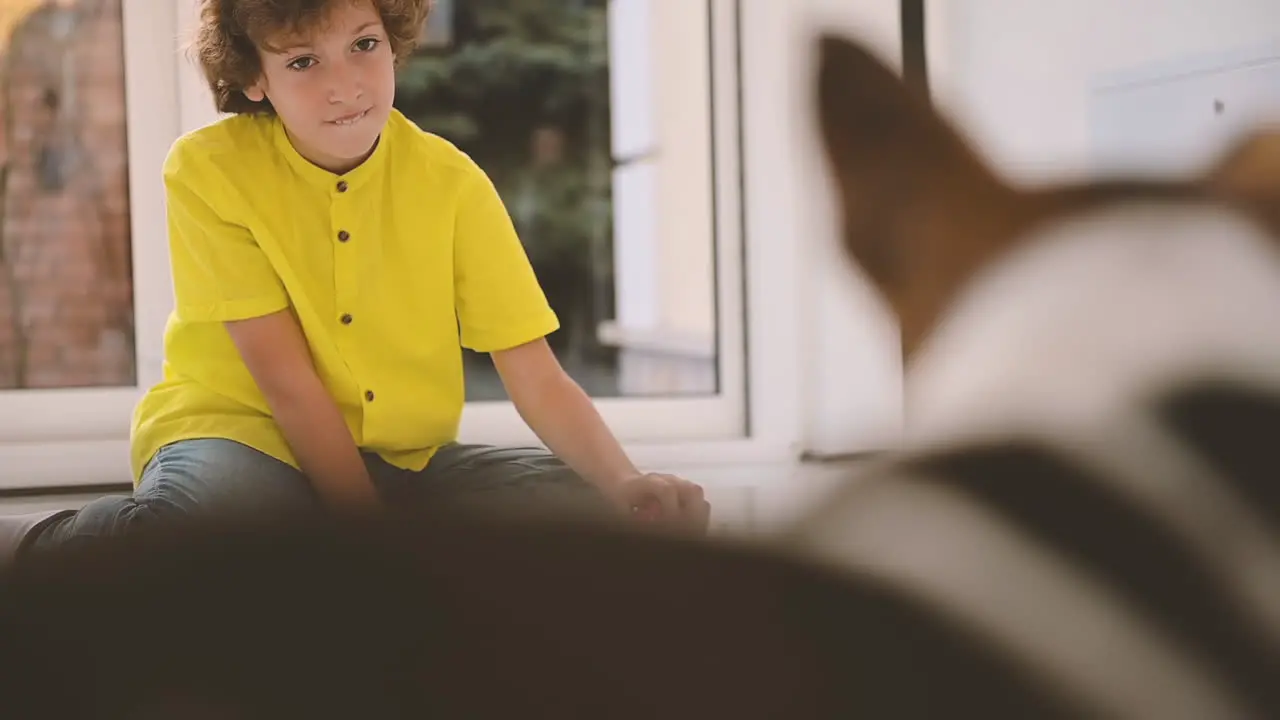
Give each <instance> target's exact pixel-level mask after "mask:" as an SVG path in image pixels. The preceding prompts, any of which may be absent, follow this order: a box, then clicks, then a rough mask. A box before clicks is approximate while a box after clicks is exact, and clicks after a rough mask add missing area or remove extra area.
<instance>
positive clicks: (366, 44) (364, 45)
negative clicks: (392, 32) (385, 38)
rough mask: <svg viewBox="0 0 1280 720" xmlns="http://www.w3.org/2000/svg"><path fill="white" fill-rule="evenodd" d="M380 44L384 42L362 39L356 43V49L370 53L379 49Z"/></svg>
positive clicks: (368, 38)
mask: <svg viewBox="0 0 1280 720" xmlns="http://www.w3.org/2000/svg"><path fill="white" fill-rule="evenodd" d="M380 42H382V41H381V40H379V39H378V38H374V37H367V38H360V39H359V40H357V41H356V49H357V50H359V51H360V52H369V51H371V50H373V49H374V48H376V47H378V43H380Z"/></svg>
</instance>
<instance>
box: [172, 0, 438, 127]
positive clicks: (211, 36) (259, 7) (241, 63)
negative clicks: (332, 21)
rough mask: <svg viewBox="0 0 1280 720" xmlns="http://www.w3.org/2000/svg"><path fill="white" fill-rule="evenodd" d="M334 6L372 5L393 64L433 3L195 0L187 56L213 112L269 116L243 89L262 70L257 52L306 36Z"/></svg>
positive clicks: (411, 44)
mask: <svg viewBox="0 0 1280 720" xmlns="http://www.w3.org/2000/svg"><path fill="white" fill-rule="evenodd" d="M339 2H372V3H373V5H374V7H375V8H376V9H377V10H378V14H379V15H381V16H382V24H383V26H384V27H385V28H386V32H387V38H388V40H389V41H390V44H391V51H392V53H394V54H395V57H396V62H397V63H399V62H401V61H403V60H404V59H405V58H406V57H408V55H409V54H410V53H411V52H413V49H414V48H415V47H416V46H417V44H418V39H419V38H420V37H421V34H422V27H423V23H424V22H426V19H427V15H428V13H429V12H430V11H431V6H432V4H433V2H434V0H200V10H199V18H200V19H199V24H198V25H197V27H196V31H195V36H194V38H193V39H192V43H191V53H192V55H193V56H194V57H195V59H196V61H197V62H198V63H199V65H200V69H201V70H202V71H203V72H204V76H205V81H206V82H208V83H209V89H210V90H212V91H213V99H214V104H215V105H216V106H217V108H218V112H224V113H271V112H274V108H272V107H271V102H270V101H269V100H266V99H264V100H263V101H262V102H253V101H251V100H249V99H248V98H247V97H245V96H244V89H245V88H247V87H249V86H250V85H252V84H253V83H254V82H255V81H257V79H258V77H259V75H260V74H261V72H262V64H261V61H260V59H259V56H258V48H260V47H267V39H268V38H271V37H276V36H278V35H279V34H281V33H285V34H294V33H306V32H308V31H310V30H312V29H314V28H315V27H316V26H317V25H318V24H319V23H320V22H322V21H323V20H324V18H325V16H326V15H327V13H328V11H329V9H330V8H331V7H332V6H333V5H334V4H336V3H339Z"/></svg>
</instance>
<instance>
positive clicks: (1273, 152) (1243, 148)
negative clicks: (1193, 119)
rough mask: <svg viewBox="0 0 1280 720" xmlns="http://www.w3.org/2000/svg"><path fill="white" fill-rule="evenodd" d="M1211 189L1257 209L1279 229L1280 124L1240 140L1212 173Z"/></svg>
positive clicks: (1210, 178) (1210, 175)
mask: <svg viewBox="0 0 1280 720" xmlns="http://www.w3.org/2000/svg"><path fill="white" fill-rule="evenodd" d="M1208 182H1209V185H1210V188H1211V190H1212V192H1214V193H1215V194H1217V195H1220V196H1223V197H1226V198H1228V199H1229V200H1233V201H1237V202H1244V203H1246V204H1248V205H1250V206H1252V207H1253V208H1254V209H1256V210H1257V211H1258V212H1259V213H1260V214H1261V215H1263V217H1264V218H1265V221H1266V222H1268V223H1269V224H1270V225H1271V226H1272V227H1273V228H1274V229H1275V230H1276V232H1280V126H1276V127H1271V128H1266V129H1263V130H1259V131H1257V132H1254V133H1252V134H1251V135H1249V136H1247V137H1245V138H1244V139H1243V140H1241V141H1240V142H1237V143H1236V144H1235V146H1233V147H1232V148H1231V149H1230V150H1229V151H1228V152H1227V153H1226V154H1225V155H1224V156H1223V159H1222V160H1221V161H1219V162H1218V164H1217V166H1216V167H1214V168H1213V170H1212V171H1211V172H1210V173H1209V178H1208Z"/></svg>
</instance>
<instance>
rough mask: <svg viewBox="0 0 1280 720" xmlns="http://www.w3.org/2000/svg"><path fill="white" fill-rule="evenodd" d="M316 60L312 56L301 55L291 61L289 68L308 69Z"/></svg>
mask: <svg viewBox="0 0 1280 720" xmlns="http://www.w3.org/2000/svg"><path fill="white" fill-rule="evenodd" d="M315 61H316V59H315V58H312V57H300V58H298V59H297V60H293V61H291V62H290V63H289V65H288V68H289V69H290V70H306V69H307V68H309V67H311V66H312V65H313V64H315Z"/></svg>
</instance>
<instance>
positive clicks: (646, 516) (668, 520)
mask: <svg viewBox="0 0 1280 720" xmlns="http://www.w3.org/2000/svg"><path fill="white" fill-rule="evenodd" d="M613 495H614V498H615V500H616V501H617V502H618V503H619V504H620V505H622V508H623V510H625V511H627V512H629V513H631V514H632V515H633V516H634V517H636V518H637V519H639V520H641V521H644V522H656V523H661V524H662V525H668V526H672V527H676V528H679V529H682V530H689V531H693V532H695V533H698V534H705V533H706V532H707V527H708V526H709V524H710V521H711V504H710V503H708V502H707V500H706V498H705V497H704V496H703V491H702V488H701V487H700V486H698V485H696V484H694V483H691V482H689V481H688V480H684V479H682V478H678V477H676V476H674V475H663V474H659V473H648V474H644V475H636V476H635V477H632V478H628V479H626V480H624V481H622V482H621V483H619V484H618V485H617V487H615V488H614V492H613Z"/></svg>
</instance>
